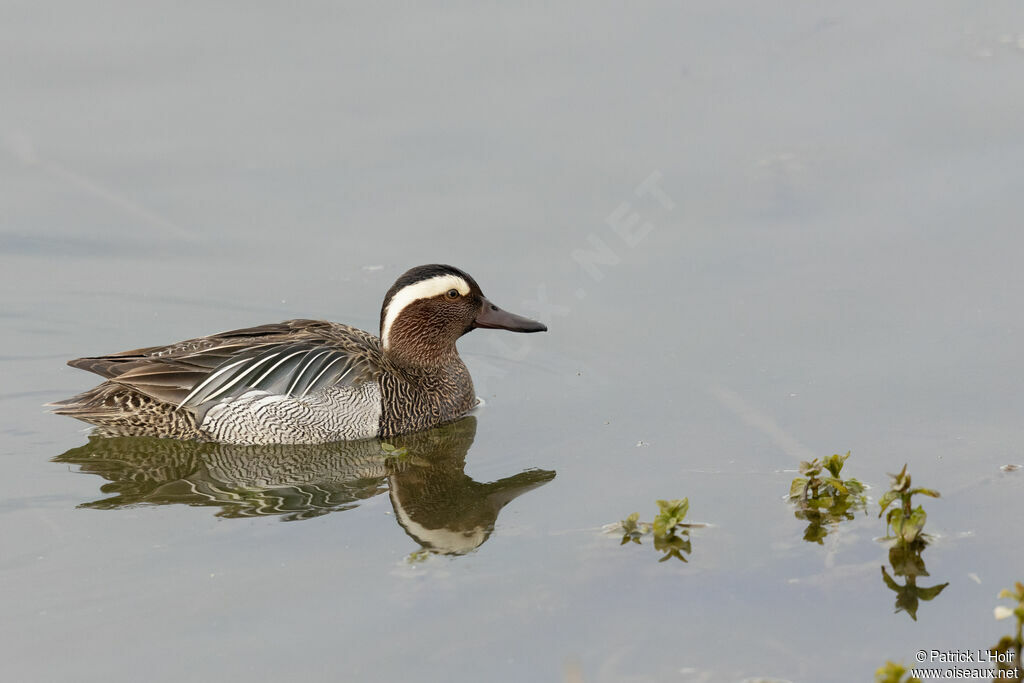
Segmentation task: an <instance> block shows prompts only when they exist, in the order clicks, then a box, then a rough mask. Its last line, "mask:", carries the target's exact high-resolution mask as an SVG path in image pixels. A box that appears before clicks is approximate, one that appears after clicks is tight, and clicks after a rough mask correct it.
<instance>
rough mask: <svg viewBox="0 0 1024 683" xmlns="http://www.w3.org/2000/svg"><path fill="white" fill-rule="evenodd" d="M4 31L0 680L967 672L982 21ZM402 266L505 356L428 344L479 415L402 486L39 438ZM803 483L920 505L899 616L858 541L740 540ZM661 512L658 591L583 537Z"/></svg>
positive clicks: (768, 17)
mask: <svg viewBox="0 0 1024 683" xmlns="http://www.w3.org/2000/svg"><path fill="white" fill-rule="evenodd" d="M2 14H3V20H2V21H0V59H2V63H3V64H4V67H3V69H2V73H0V103H2V106H0V141H2V146H0V188H2V189H0V272H2V275H0V277H2V283H3V292H4V296H3V299H2V304H0V318H2V327H0V330H2V332H0V334H2V336H0V339H2V345H0V367H2V377H3V384H2V387H0V408H2V411H0V434H2V439H0V458H2V460H0V462H2V466H3V470H4V471H3V475H2V476H0V547H2V548H3V551H2V555H0V611H2V613H3V615H4V618H3V619H2V620H0V643H2V645H0V652H2V654H3V660H4V671H5V674H4V675H5V677H7V676H9V677H10V680H25V681H29V680H31V681H99V680H103V681H134V680H138V678H139V677H140V676H141V675H143V674H142V673H141V672H145V673H144V676H145V678H147V679H148V680H154V681H181V680H213V679H218V680H237V679H239V678H242V677H252V676H259V677H260V678H267V679H270V678H274V679H288V680H301V679H305V678H312V677H331V678H334V679H340V680H359V681H394V680H418V681H453V680H456V681H478V680H489V681H526V680H548V681H562V680H564V681H574V682H575V681H580V680H582V681H586V682H587V683H591V682H594V681H616V682H617V681H740V680H745V679H758V678H765V679H772V680H788V681H819V682H821V681H824V682H828V681H836V682H845V681H854V680H869V679H870V678H871V676H872V673H873V671H874V670H875V669H876V668H877V667H878V666H880V665H882V664H883V663H884V662H885V661H886V660H887V659H892V660H896V661H903V662H905V663H908V664H909V663H911V662H912V661H913V656H914V653H915V652H916V651H917V650H919V649H943V650H968V649H977V648H985V647H988V646H990V645H992V644H994V643H995V641H996V640H998V638H999V637H1000V636H1001V635H1004V634H1006V633H1008V632H1009V625H1008V623H1007V622H996V621H995V620H994V619H993V615H992V608H993V607H994V606H995V604H996V603H997V601H996V597H995V596H996V593H997V592H998V591H999V590H1000V589H1001V588H1003V587H1006V586H1010V585H1012V582H1013V581H1015V580H1022V579H1024V544H1022V542H1021V540H1022V534H1024V527H1022V526H1021V521H1020V520H1021V519H1022V512H1024V503H1022V500H1024V499H1022V495H1021V494H1022V490H1024V478H1022V476H1021V473H1020V472H1003V471H1002V470H1001V469H1000V468H1001V466H1003V465H1007V464H1021V463H1024V455H1022V454H1021V443H1022V440H1024V439H1022V431H1021V415H1022V412H1024V396H1022V391H1021V386H1022V371H1024V364H1022V362H1021V354H1020V339H1021V337H1022V335H1024V317H1022V315H1021V305H1020V299H1021V295H1022V293H1024V269H1022V268H1021V254H1022V253H1024V233H1022V231H1021V220H1022V217H1024V197H1022V193H1021V187H1022V182H1024V173H1022V170H1021V169H1022V168H1024V166H1022V162H1021V159H1022V158H1024V86H1022V84H1024V7H1022V6H1021V5H1020V3H1019V2H1013V1H1009V0H1004V1H992V2H984V3H979V2H973V1H972V2H966V1H965V2H945V1H938V2H937V1H934V0H933V1H929V2H924V1H916V0H915V1H910V2H903V3H891V2H874V1H869V2H860V3H841V2H832V1H825V2H815V3H804V2H790V1H784V2H777V3H761V2H751V1H740V2H734V3H712V4H708V5H693V4H690V5H686V6H680V5H679V4H678V3H652V4H645V5H643V6H640V5H636V4H631V5H626V4H619V5H613V4H601V5H594V4H592V3H571V4H566V5H562V6H560V7H558V8H541V7H532V8H513V7H508V6H480V5H478V4H473V3H465V4H463V5H462V6H450V5H448V4H443V5H442V4H436V5H434V6H429V7H428V6H425V5H422V4H421V6H419V7H417V8H408V7H405V8H401V9H399V8H396V7H393V8H387V9H386V8H384V7H382V6H374V7H373V8H369V7H341V6H339V5H338V4H336V3H310V4H307V5H306V6H303V7H301V8H295V9H285V8H284V7H283V6H275V5H272V4H269V3H268V4H260V5H257V4H254V3H222V4H218V5H210V4H209V3H205V4H185V5H182V4H180V3H179V4H176V5H170V4H168V5H165V6H163V7H162V8H160V7H155V6H151V5H147V6H145V7H143V6H141V5H140V4H138V3H117V2H93V3H87V4H85V3H71V2H59V3H46V4H40V3H35V2H16V1H13V0H7V1H6V2H3V3H2ZM430 262H447V263H452V264H455V265H458V266H460V267H462V268H464V269H466V270H467V271H469V272H470V273H472V274H473V275H474V276H475V277H476V278H477V280H478V281H479V282H480V284H481V285H482V287H483V289H484V291H485V292H486V293H487V295H488V296H489V297H490V298H491V299H492V300H494V301H495V302H497V303H498V304H499V305H502V306H504V307H506V308H508V309H510V310H513V311H516V312H519V313H523V314H526V315H531V316H535V317H537V318H540V319H542V320H544V321H545V322H547V323H548V325H549V327H550V332H549V333H547V334H544V335H531V336H529V337H524V336H516V335H511V334H507V333H501V332H495V331H478V332H474V333H473V334H471V335H469V336H468V337H466V338H465V339H464V340H463V341H462V342H461V345H460V348H461V349H462V352H463V355H464V357H465V358H466V360H467V363H468V365H469V367H470V369H471V371H472V372H473V374H474V377H475V379H476V383H477V390H478V393H480V394H481V396H483V397H484V398H485V399H486V405H485V406H484V407H483V408H482V409H481V410H479V411H478V412H477V414H476V415H475V423H474V421H470V422H469V423H460V425H457V426H456V427H454V428H453V429H454V430H455V431H448V432H445V433H444V434H442V435H441V436H436V435H435V436H436V438H434V440H433V441H429V443H430V444H433V445H432V446H430V448H435V450H437V451H438V452H439V453H440V455H439V456H438V457H439V458H440V461H438V462H434V464H430V462H427V463H426V464H424V463H423V462H412V463H407V464H406V466H405V469H401V471H398V470H396V468H394V467H391V466H389V465H387V463H386V462H385V461H384V459H383V458H382V456H381V455H380V453H379V451H368V452H362V451H359V450H358V449H356V450H355V451H352V450H347V451H346V450H344V449H340V450H330V449H327V450H320V451H317V452H313V453H302V452H295V451H290V452H263V453H257V454H246V453H237V452H232V451H229V450H218V449H216V448H206V449H196V448H191V449H189V448H186V447H180V448H179V447H175V446H170V445H167V444H160V443H157V444H153V443H149V444H148V445H145V444H142V445H140V444H136V445H134V446H132V445H129V446H126V447H124V448H122V449H121V450H118V449H119V447H118V446H117V445H112V444H93V445H92V446H89V445H87V444H89V441H88V437H87V434H86V433H85V432H84V431H83V425H82V424H79V423H77V422H75V421H73V420H70V419H68V418H61V417H57V416H52V415H49V414H46V413H45V412H44V410H43V409H42V408H41V407H40V405H41V404H42V403H44V402H46V401H50V400H55V399H59V398H63V397H66V396H69V395H71V394H73V393H75V392H78V391H80V390H83V389H85V388H87V387H89V386H91V385H92V384H93V383H94V381H95V380H94V378H93V377H90V376H88V375H87V374H86V373H84V372H81V371H77V370H72V369H70V368H68V367H65V365H64V361H65V360H66V359H68V358H73V357H77V356H81V355H94V354H101V353H109V352H114V351H119V350H123V349H128V348H136V347H140V346H147V345H153V344H161V343H169V342H172V341H176V340H180V339H186V338H189V337H193V336H198V335H202V334H208V333H213V332H217V331H221V330H226V329H231V328H236V327H243V326H249V325H254V324H259V323H265V322H273V321H278V320H284V319H287V318H294V317H315V318H328V319H332V320H338V321H341V322H346V323H350V324H354V325H357V326H360V327H363V328H365V329H370V330H375V329H376V325H377V320H378V312H379V306H380V301H381V299H382V297H383V294H384V292H385V290H386V289H387V287H388V286H389V285H390V284H391V282H392V280H393V279H394V278H395V277H396V276H397V275H398V274H399V273H401V272H402V271H404V270H405V269H406V268H408V267H410V266H412V265H417V264H421V263H430ZM445 440H447V441H445ZM428 450H429V449H428ZM848 450H849V451H852V454H853V455H852V457H851V460H850V461H849V462H848V464H847V469H846V470H845V471H844V474H848V475H852V476H855V477H858V478H859V479H861V480H863V481H865V482H867V483H869V484H870V485H871V486H872V487H873V488H872V489H871V491H870V493H871V495H872V496H873V498H875V499H877V497H878V496H879V495H880V490H884V488H885V486H886V485H887V478H886V475H885V473H886V472H895V471H898V470H899V468H900V467H901V466H902V465H903V463H904V462H906V463H909V470H910V472H911V473H912V474H913V476H914V483H915V484H920V485H924V486H929V487H932V488H936V489H938V490H940V491H941V492H942V493H943V497H942V498H941V499H939V500H929V501H926V503H925V506H926V508H927V510H928V513H929V518H928V523H927V529H928V531H930V532H931V533H932V534H934V535H935V541H934V543H933V544H932V545H931V547H929V548H928V549H927V550H926V552H925V559H926V561H927V567H928V571H929V572H930V573H931V577H929V578H928V579H921V580H920V583H921V584H922V585H932V584H939V583H944V582H947V581H948V582H949V586H948V587H947V588H946V589H945V591H944V592H943V593H942V594H941V595H940V596H939V597H937V598H935V599H934V600H933V601H931V602H924V603H921V606H920V608H919V611H918V614H917V621H916V622H914V621H912V620H911V619H910V618H909V617H908V616H907V614H906V613H903V612H900V613H895V612H894V601H895V595H894V594H893V593H892V592H891V591H890V590H889V589H887V588H886V586H885V585H884V583H883V581H882V577H881V573H880V571H879V567H881V566H882V565H884V564H886V562H887V549H886V546H885V545H884V544H882V543H880V542H878V541H877V540H876V539H877V538H878V537H880V536H883V535H884V532H885V525H884V523H883V522H882V521H880V520H879V519H877V518H876V512H877V504H875V503H873V504H872V507H871V512H870V513H869V514H868V515H863V514H861V515H859V516H858V517H857V518H856V519H855V520H854V521H852V522H847V523H845V524H843V525H842V526H841V527H840V528H839V529H837V530H833V531H832V532H831V533H830V534H829V536H828V537H827V538H826V540H825V543H824V545H820V546H819V545H817V544H813V543H806V542H804V541H803V540H802V536H803V532H804V528H805V526H806V525H805V523H804V522H802V521H801V520H798V519H796V518H795V517H794V515H793V509H792V508H791V507H790V506H789V504H787V503H786V502H785V501H784V500H783V496H784V495H785V494H786V493H787V492H788V490H789V482H790V480H791V479H792V478H793V477H794V476H795V473H794V470H795V469H796V467H797V465H798V462H799V461H800V460H801V459H805V458H809V457H815V456H825V455H829V454H831V453H835V452H844V453H845V452H846V451H848ZM424 457H426V456H424ZM684 496H686V497H689V500H690V504H691V508H690V518H691V519H692V520H694V521H699V522H705V523H708V524H709V525H710V526H708V527H706V528H703V529H698V530H696V531H695V532H694V533H693V537H692V541H693V550H692V553H691V554H690V556H689V562H688V563H686V564H683V563H681V562H678V561H675V560H673V561H671V562H665V563H659V562H658V561H657V560H658V557H659V554H658V553H656V552H655V551H654V550H653V548H651V547H650V545H651V542H650V539H646V540H645V541H644V544H643V546H635V545H629V546H626V547H620V546H619V538H618V537H617V536H615V535H609V534H607V533H603V532H602V530H601V529H602V526H603V525H605V524H608V523H612V522H616V521H618V520H620V519H622V518H624V517H625V516H626V515H628V514H629V513H631V512H634V511H638V512H640V513H641V516H642V517H644V518H648V519H649V518H650V517H651V516H653V514H654V512H655V511H656V507H655V503H654V501H655V500H656V499H659V498H679V497H684ZM502 506H503V507H502ZM427 528H432V529H434V530H435V531H437V533H436V534H435V535H434V536H432V537H431V538H425V536H424V531H423V530H424V529H427ZM417 529H418V530H419V531H418V532H417ZM442 532H445V533H447V535H445V533H442ZM431 539H432V540H431ZM432 544H433V545H432ZM429 548H433V549H434V550H435V551H436V552H430V551H429ZM442 551H445V552H449V553H451V554H444V552H442Z"/></svg>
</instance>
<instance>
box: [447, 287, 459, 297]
mask: <svg viewBox="0 0 1024 683" xmlns="http://www.w3.org/2000/svg"><path fill="white" fill-rule="evenodd" d="M448 298H449V299H458V298H459V290H457V289H449V290H448Z"/></svg>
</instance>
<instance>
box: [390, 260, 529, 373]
mask: <svg viewBox="0 0 1024 683" xmlns="http://www.w3.org/2000/svg"><path fill="white" fill-rule="evenodd" d="M478 327H485V328H491V329H500V330H510V331H512V332H545V331H547V329H548V328H547V326H546V325H544V324H543V323H539V322H537V321H536V320H530V319H529V318H524V317H523V316H521V315H516V314H515V313H509V312H508V311H505V310H502V309H500V308H498V307H497V306H495V305H494V304H492V303H491V302H490V301H489V300H488V299H487V297H485V296H484V293H483V292H482V291H481V290H480V286H479V285H478V284H477V283H476V280H474V279H473V278H472V277H470V275H469V274H468V273H465V272H463V271H461V270H459V269H458V268H455V267H453V266H446V265H440V264H432V265H426V266H417V267H416V268H412V269H410V270H408V271H406V272H405V273H404V274H403V275H402V276H401V277H399V278H398V279H397V280H396V281H395V284H393V285H392V286H391V289H389V290H388V293H387V295H386V296H385V297H384V305H383V306H382V307H381V310H380V339H381V344H382V346H383V347H384V350H385V351H387V352H388V353H390V354H393V355H400V356H403V357H405V358H407V359H410V360H413V359H420V360H422V361H423V362H427V363H429V362H431V361H433V360H435V359H437V358H441V357H444V356H445V355H447V354H450V353H454V352H455V342H456V341H457V340H458V338H459V337H461V336H462V335H464V334H466V333H467V332H469V331H470V330H473V329H476V328H478Z"/></svg>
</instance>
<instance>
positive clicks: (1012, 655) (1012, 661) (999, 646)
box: [989, 581, 1024, 681]
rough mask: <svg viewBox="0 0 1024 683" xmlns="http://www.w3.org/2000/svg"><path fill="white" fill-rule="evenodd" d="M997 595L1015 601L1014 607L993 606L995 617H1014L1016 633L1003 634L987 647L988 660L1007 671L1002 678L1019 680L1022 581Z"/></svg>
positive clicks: (1023, 640) (1023, 639) (1023, 630)
mask: <svg viewBox="0 0 1024 683" xmlns="http://www.w3.org/2000/svg"><path fill="white" fill-rule="evenodd" d="M999 597H1000V599H1002V598H1009V599H1010V600H1016V601H1017V605H1016V606H1015V607H1007V606H1006V605H999V606H997V607H996V608H995V617H996V619H1009V618H1010V617H1014V618H1016V620H1017V633H1016V635H1013V636H1003V637H1002V638H1000V639H999V642H998V643H996V644H995V645H994V646H992V647H991V648H989V652H990V653H992V659H991V660H990V661H994V662H996V668H997V669H998V670H1000V671H1006V672H1007V674H1008V677H1006V678H1003V679H1002V680H1008V681H1019V680H1021V679H1022V677H1024V672H1022V669H1021V663H1020V657H1021V649H1022V645H1024V583H1021V582H1020V581H1018V582H1017V583H1016V584H1015V585H1014V587H1013V590H1010V589H1009V588H1004V589H1003V590H1001V591H999Z"/></svg>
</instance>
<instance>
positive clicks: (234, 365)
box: [178, 358, 249, 408]
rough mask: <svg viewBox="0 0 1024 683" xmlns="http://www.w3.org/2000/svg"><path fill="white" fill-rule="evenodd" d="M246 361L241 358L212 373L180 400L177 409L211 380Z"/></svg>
mask: <svg viewBox="0 0 1024 683" xmlns="http://www.w3.org/2000/svg"><path fill="white" fill-rule="evenodd" d="M247 360H249V359H248V358H243V359H242V360H236V361H235V362H234V363H232V364H231V365H228V366H225V367H223V368H221V369H220V370H218V371H217V372H215V373H213V374H212V375H210V376H209V377H207V378H206V379H204V380H203V381H202V382H201V383H200V384H199V385H198V386H197V387H195V388H194V389H192V391H190V392H189V394H188V396H186V397H185V398H184V399H182V401H181V403H179V404H178V407H179V408H180V407H182V406H183V405H185V404H186V403H188V400H189V399H190V398H192V397H193V396H195V395H196V394H198V393H199V392H200V391H202V390H203V387H205V386H206V385H207V384H209V383H210V382H212V381H213V380H215V379H217V378H218V377H219V376H221V375H223V374H224V373H225V372H227V371H228V370H230V369H231V368H233V367H236V366H238V365H241V364H242V363H244V362H246V361H247Z"/></svg>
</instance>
